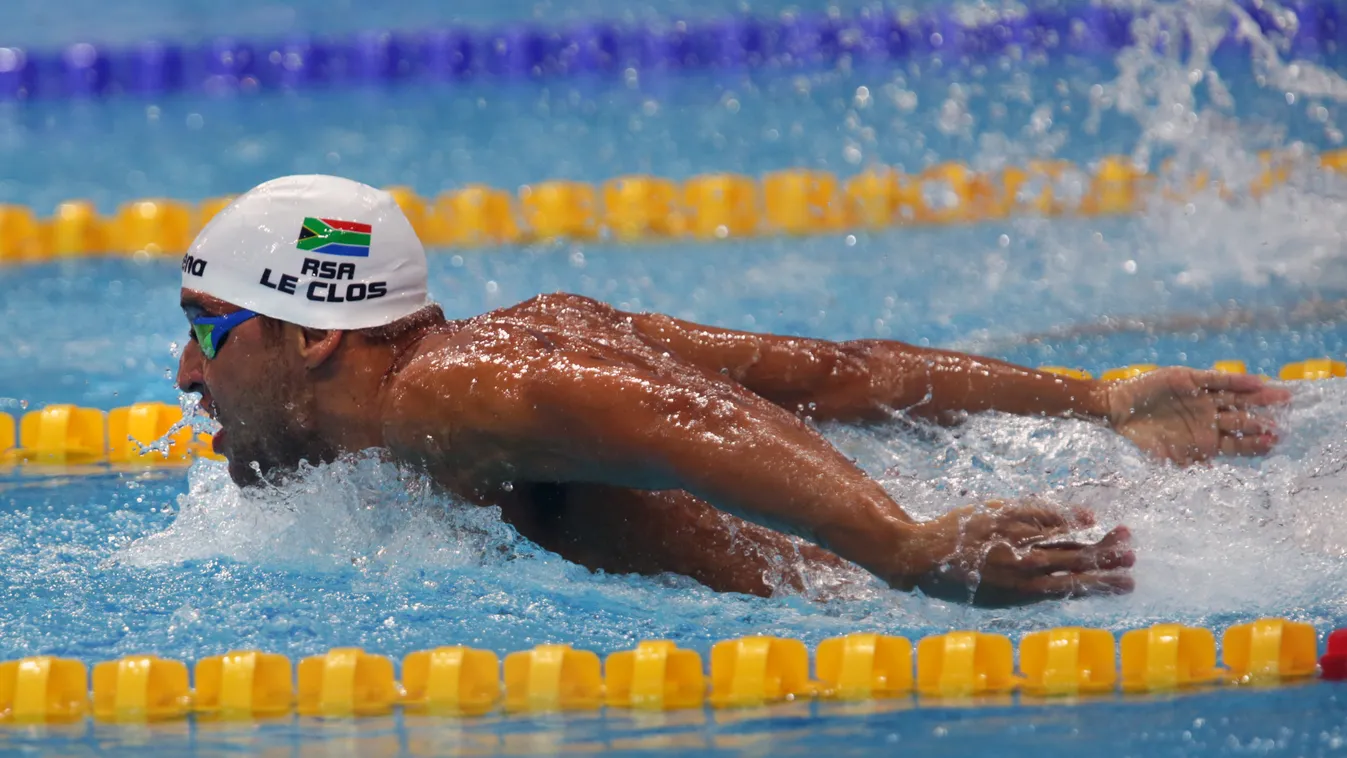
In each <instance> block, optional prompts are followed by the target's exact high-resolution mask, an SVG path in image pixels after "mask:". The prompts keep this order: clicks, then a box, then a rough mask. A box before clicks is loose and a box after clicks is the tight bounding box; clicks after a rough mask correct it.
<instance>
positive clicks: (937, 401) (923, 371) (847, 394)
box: [623, 314, 1109, 421]
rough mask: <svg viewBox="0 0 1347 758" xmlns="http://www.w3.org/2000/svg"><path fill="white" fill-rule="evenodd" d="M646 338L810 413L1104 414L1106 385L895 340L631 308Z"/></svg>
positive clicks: (846, 416) (938, 416) (847, 416)
mask: <svg viewBox="0 0 1347 758" xmlns="http://www.w3.org/2000/svg"><path fill="white" fill-rule="evenodd" d="M623 315H624V316H625V317H626V318H627V319H628V320H629V322H630V323H631V324H632V325H633V326H634V327H635V328H636V330H637V331H638V332H640V333H641V334H642V335H644V336H645V337H646V338H647V339H649V340H651V341H653V342H655V343H657V344H659V345H663V346H664V347H665V348H666V349H668V350H669V351H670V352H672V353H675V354H677V355H678V356H680V357H682V358H683V359H685V360H688V361H691V362H692V363H695V364H697V365H699V366H701V367H703V368H705V369H707V370H709V371H713V372H719V373H723V374H726V375H728V376H730V377H732V378H733V379H735V380H736V381H738V382H740V383H741V384H743V385H744V386H745V387H747V388H748V389H750V390H752V391H753V392H755V393H757V394H759V395H762V396H763V397H765V398H767V399H769V400H771V401H772V402H773V403H776V404H777V405H780V406H782V407H783V408H787V409H789V410H791V411H794V412H797V413H802V414H804V415H807V416H810V417H811V418H815V419H818V420H820V421H823V420H833V421H872V420H874V421H878V420H884V419H886V418H888V417H889V413H890V411H891V410H900V411H905V412H907V413H909V414H911V415H914V416H918V417H922V418H928V419H933V420H937V421H941V420H945V419H948V418H950V417H952V416H953V415H954V414H957V413H960V412H968V413H976V412H980V411H1001V412H1004V413H1012V414H1018V415H1024V416H1034V415H1038V416H1071V417H1076V418H1087V419H1104V418H1106V417H1107V416H1108V414H1109V401H1108V393H1107V389H1106V388H1105V386H1104V385H1103V384H1102V383H1100V382H1095V381H1090V380H1080V379H1072V378H1069V377H1063V376H1057V375H1054V374H1047V373H1044V372H1041V371H1035V370H1032V369H1028V368H1024V367H1022V366H1016V365H1013V364H1010V363H1006V362H1004V361H998V360H994V359H991V358H982V357H978V356H973V355H967V354H964V353H957V352H952V351H948V350H935V349H930V348H922V347H917V346H914V345H909V344H906V343H902V342H898V341H894V340H854V341H850V342H830V341H827V340H817V339H808V338H802V337H786V336H779V335H772V334H757V333H753V332H740V331H734V330H729V329H718V328H715V327H710V326H704V325H701V324H694V323H690V322H687V321H681V320H678V319H674V318H671V317H669V316H664V315H660V314H623Z"/></svg>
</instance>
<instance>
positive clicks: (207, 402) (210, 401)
mask: <svg viewBox="0 0 1347 758" xmlns="http://www.w3.org/2000/svg"><path fill="white" fill-rule="evenodd" d="M197 408H199V409H200V410H201V412H202V413H204V414H206V416H208V417H209V418H210V419H211V420H212V421H219V420H220V416H219V409H217V408H216V407H215V398H212V397H211V396H210V395H209V394H207V393H205V392H202V393H201V400H200V401H199V402H198V403H197Z"/></svg>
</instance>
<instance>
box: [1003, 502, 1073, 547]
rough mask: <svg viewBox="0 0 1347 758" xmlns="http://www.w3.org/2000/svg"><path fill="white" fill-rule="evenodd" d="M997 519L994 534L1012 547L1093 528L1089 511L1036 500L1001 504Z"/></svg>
mask: <svg viewBox="0 0 1347 758" xmlns="http://www.w3.org/2000/svg"><path fill="white" fill-rule="evenodd" d="M996 516H997V525H996V533H997V534H998V535H999V536H1000V537H1002V538H1003V539H1005V540H1006V541H1007V542H1009V543H1010V544H1011V545H1013V546H1015V547H1023V546H1025V545H1030V544H1033V543H1035V542H1041V541H1043V540H1045V539H1047V538H1049V537H1055V536H1057V535H1062V534H1067V533H1069V532H1072V531H1075V530H1077V529H1085V528H1088V527H1090V526H1093V525H1094V514H1093V513H1091V512H1090V511H1089V510H1088V509H1085V508H1081V507H1078V506H1056V505H1050V504H1048V503H1045V502H1042V501H1038V500H1027V501H1024V502H1021V503H1014V504H1010V505H1003V506H1001V508H1000V509H999V510H998V512H997V514H996Z"/></svg>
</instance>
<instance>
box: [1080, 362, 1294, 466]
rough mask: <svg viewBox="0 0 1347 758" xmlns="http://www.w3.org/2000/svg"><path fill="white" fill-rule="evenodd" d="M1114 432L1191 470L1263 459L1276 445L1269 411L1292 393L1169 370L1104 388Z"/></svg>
mask: <svg viewBox="0 0 1347 758" xmlns="http://www.w3.org/2000/svg"><path fill="white" fill-rule="evenodd" d="M1105 391H1106V393H1107V396H1108V411H1109V416H1108V418H1109V422H1110V423H1111V424H1112V426H1113V429H1114V430H1116V431H1117V432H1118V433H1119V434H1121V435H1123V436H1124V437H1126V438H1127V439H1129V440H1131V441H1132V443H1133V444H1135V445H1136V446H1137V447H1139V448H1141V449H1142V450H1143V451H1145V452H1146V453H1149V454H1150V455H1152V456H1154V457H1156V458H1158V459H1160V460H1167V461H1172V462H1174V463H1177V464H1179V465H1180V466H1187V465H1190V464H1193V463H1198V462H1200V461H1205V460H1208V459H1210V458H1213V457H1215V456H1217V455H1264V454H1266V453H1267V452H1268V451H1270V450H1271V449H1272V447H1273V446H1274V445H1276V444H1277V442H1278V437H1277V425H1276V422H1275V421H1274V420H1273V418H1272V416H1271V414H1270V413H1269V409H1270V408H1273V407H1275V406H1278V405H1283V404H1285V403H1287V402H1289V401H1290V399H1291V393H1290V392H1288V391H1287V390H1285V389H1281V388H1278V387H1270V386H1268V385H1267V384H1266V383H1264V382H1263V380H1261V379H1259V378H1258V377H1256V376H1246V375H1242V374H1223V373H1219V372H1216V371H1196V370H1193V369H1187V368H1166V369H1160V370H1157V371H1151V372H1149V373H1146V374H1142V375H1141V376H1138V377H1136V378H1134V379H1129V380H1127V381H1122V382H1111V383H1109V384H1108V385H1106V390H1105Z"/></svg>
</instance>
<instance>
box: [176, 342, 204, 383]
mask: <svg viewBox="0 0 1347 758" xmlns="http://www.w3.org/2000/svg"><path fill="white" fill-rule="evenodd" d="M201 367H202V355H201V347H200V346H199V345H197V344H196V342H195V341H192V340H189V341H188V342H187V347H185V348H183V351H182V355H181V356H180V357H179V358H178V389H180V390H182V391H183V392H201V391H202V390H203V389H204V388H205V379H204V378H203V377H202V375H201Z"/></svg>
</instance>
